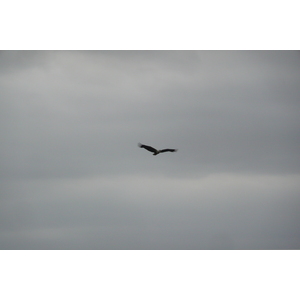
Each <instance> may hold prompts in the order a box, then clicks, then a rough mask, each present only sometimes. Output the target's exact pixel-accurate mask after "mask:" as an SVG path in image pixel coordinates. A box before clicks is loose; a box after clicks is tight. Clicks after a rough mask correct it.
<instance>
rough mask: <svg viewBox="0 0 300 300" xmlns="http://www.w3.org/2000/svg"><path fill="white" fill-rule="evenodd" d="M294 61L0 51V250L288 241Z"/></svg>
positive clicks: (251, 55)
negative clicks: (149, 148) (154, 153)
mask: <svg viewBox="0 0 300 300" xmlns="http://www.w3.org/2000/svg"><path fill="white" fill-rule="evenodd" d="M299 65H300V61H299V55H298V53H297V52H293V51H136V52H135V51H122V52H120V51H91V52H86V51H63V52H61V51H45V52H40V51H33V52H32V51H26V52H25V51H2V52H1V53H0V89H1V100H0V101H1V103H0V105H1V114H0V125H1V129H0V134H1V147H0V166H1V171H0V179H1V202H0V206H1V207H0V211H1V212H0V214H1V218H0V224H1V232H0V245H1V248H3V249H14V248H16V249H22V248H24V249H25V248H26V249H31V248H33V249H38V248H40V249H55V248H58V249H108V248H112V249H222V248H226V249H229V248H232V249H295V248H299V238H298V232H299V224H300V223H299V221H298V220H297V218H296V213H298V212H299V200H298V199H299V189H298V187H297V185H295V184H294V182H295V181H297V180H298V179H299V177H298V176H299V169H300V164H299V162H300V160H299V146H300V145H299V118H298V111H299V96H300V88H299V84H298V81H299V70H300V68H299ZM138 142H142V143H145V144H150V145H153V146H154V147H157V148H163V147H174V148H178V149H179V151H178V152H177V153H168V154H160V155H158V156H157V157H153V156H152V155H151V154H149V153H147V151H144V150H143V149H139V148H138V147H137V143H138ZM211 176H212V177H211ZM210 178H214V180H211V181H209V182H210V183H209V188H207V189H206V188H205V186H206V184H207V180H210ZM220 178H221V179H222V180H221V179H220ZM232 178H234V180H233V179H232ZM239 178H240V179H241V180H242V181H241V180H239ZM269 178H273V179H272V180H273V181H272V180H271V181H270V180H269ZM231 180H232V181H231ZM243 180H244V181H243ZM259 180H260V181H261V182H262V183H264V184H265V186H264V185H263V186H262V187H261V186H259V185H258V182H259ZM223 181H224V182H229V181H230V184H229V185H228V186H227V187H226V188H224V184H223ZM231 182H232V183H231ZM245 182H246V183H247V184H246V183H245ZM270 182H271V183H273V184H274V191H276V192H274V191H273V190H272V188H271V187H272V184H270ZM288 182H291V184H289V183H288ZM251 184H252V185H251ZM218 191H219V192H218Z"/></svg>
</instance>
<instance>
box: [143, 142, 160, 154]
mask: <svg viewBox="0 0 300 300" xmlns="http://www.w3.org/2000/svg"><path fill="white" fill-rule="evenodd" d="M139 147H140V148H145V149H146V150H148V151H150V152H154V153H155V152H157V150H156V149H155V148H153V147H150V146H147V145H143V144H139Z"/></svg>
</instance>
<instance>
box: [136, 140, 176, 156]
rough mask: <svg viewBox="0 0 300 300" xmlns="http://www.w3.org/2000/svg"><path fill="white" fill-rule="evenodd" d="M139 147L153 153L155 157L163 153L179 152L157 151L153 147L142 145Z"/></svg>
mask: <svg viewBox="0 0 300 300" xmlns="http://www.w3.org/2000/svg"><path fill="white" fill-rule="evenodd" d="M139 147H140V148H144V149H146V150H148V151H150V152H153V155H157V154H159V153H163V152H176V151H177V149H161V150H157V149H155V148H153V147H151V146H147V145H143V144H141V143H139Z"/></svg>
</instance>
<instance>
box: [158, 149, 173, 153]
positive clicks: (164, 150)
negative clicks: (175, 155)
mask: <svg viewBox="0 0 300 300" xmlns="http://www.w3.org/2000/svg"><path fill="white" fill-rule="evenodd" d="M176 151H177V149H162V150H159V152H160V153H163V152H176Z"/></svg>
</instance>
